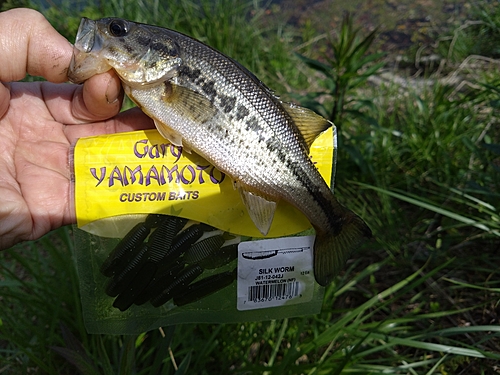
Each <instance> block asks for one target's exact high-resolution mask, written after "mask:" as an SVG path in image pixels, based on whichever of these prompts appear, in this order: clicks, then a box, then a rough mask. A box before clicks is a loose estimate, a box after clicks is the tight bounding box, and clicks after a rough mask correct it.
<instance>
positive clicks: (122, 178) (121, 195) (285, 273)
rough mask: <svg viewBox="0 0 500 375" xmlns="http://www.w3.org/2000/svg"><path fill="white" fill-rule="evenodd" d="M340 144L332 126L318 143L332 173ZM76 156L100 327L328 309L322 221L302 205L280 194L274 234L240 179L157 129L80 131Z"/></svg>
mask: <svg viewBox="0 0 500 375" xmlns="http://www.w3.org/2000/svg"><path fill="white" fill-rule="evenodd" d="M334 145H335V133H334V129H333V130H332V129H330V130H329V131H327V132H325V133H323V134H322V135H321V136H320V137H319V138H318V139H317V140H316V141H315V143H314V144H313V146H312V147H311V158H312V160H313V162H315V164H316V166H317V168H318V169H319V171H320V173H321V174H322V176H323V178H324V179H325V180H326V181H330V180H331V176H332V170H334V168H332V162H333V165H335V147H334ZM332 155H333V156H332ZM73 165H74V184H75V188H74V202H75V209H76V215H77V227H78V229H76V235H75V241H76V259H77V266H78V271H79V277H80V288H81V294H82V305H83V310H84V311H83V312H84V319H85V324H86V326H87V329H88V331H89V332H91V333H114V334H137V333H140V332H144V331H147V330H151V329H155V328H157V327H160V326H165V325H170V324H179V323H192V322H214V323H222V322H239V321H253V320H266V319H276V318H284V317H291V316H298V315H306V314H314V313H317V312H319V310H320V308H321V303H322V299H323V288H321V287H320V286H319V285H318V284H317V283H315V282H314V276H313V270H312V246H313V242H314V236H311V235H310V234H311V233H313V231H312V230H311V225H310V223H309V221H308V220H307V219H306V218H305V217H304V216H303V214H302V213H301V212H300V211H298V210H296V209H295V208H294V207H292V206H291V205H289V204H287V203H285V202H280V203H279V204H278V208H277V210H276V213H275V216H274V219H273V224H272V226H271V229H270V231H269V234H268V235H267V236H266V239H263V238H262V235H261V234H260V232H259V231H258V230H257V229H256V227H255V226H254V224H253V222H252V220H251V219H250V217H249V216H248V214H247V212H246V208H245V206H244V205H243V203H242V202H241V199H240V196H239V193H238V192H237V191H236V190H235V189H234V187H233V183H232V181H231V179H230V178H229V177H227V176H225V175H224V174H223V173H221V172H220V171H218V170H217V169H216V168H215V167H214V166H212V165H210V164H209V163H208V162H207V161H205V160H204V159H203V158H201V157H200V156H198V155H196V154H195V153H187V152H184V151H183V150H182V148H181V147H177V146H174V145H172V144H170V143H169V142H168V141H167V140H165V139H164V138H163V137H161V136H160V135H159V133H158V132H157V131H156V130H147V131H137V132H130V133H120V134H112V135H103V136H97V137H89V138H82V139H79V140H78V142H77V143H76V144H75V146H74V148H73ZM193 233H196V234H193Z"/></svg>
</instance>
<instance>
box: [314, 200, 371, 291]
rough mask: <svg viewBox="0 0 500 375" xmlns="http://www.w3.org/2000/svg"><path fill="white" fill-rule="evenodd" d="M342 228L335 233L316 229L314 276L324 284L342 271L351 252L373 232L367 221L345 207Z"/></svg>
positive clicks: (336, 229) (318, 281)
mask: <svg viewBox="0 0 500 375" xmlns="http://www.w3.org/2000/svg"><path fill="white" fill-rule="evenodd" d="M345 211H346V212H345V214H344V217H343V219H342V223H341V224H340V225H341V227H340V228H335V232H337V233H335V234H333V233H321V232H318V231H316V240H315V243H314V277H315V279H316V282H317V283H318V284H320V285H322V286H326V285H328V284H329V283H330V282H331V281H332V280H333V278H334V277H335V276H336V275H337V274H338V273H339V272H340V270H341V269H342V267H343V266H344V265H345V263H346V261H347V259H348V258H349V256H350V255H351V253H352V252H353V251H354V250H355V249H356V248H357V247H358V246H359V245H361V243H362V242H364V241H365V240H367V239H369V238H371V236H372V232H371V230H370V228H368V226H367V225H366V223H365V222H364V221H363V219H361V218H360V217H359V216H357V215H356V214H355V213H353V212H351V211H349V210H347V209H345Z"/></svg>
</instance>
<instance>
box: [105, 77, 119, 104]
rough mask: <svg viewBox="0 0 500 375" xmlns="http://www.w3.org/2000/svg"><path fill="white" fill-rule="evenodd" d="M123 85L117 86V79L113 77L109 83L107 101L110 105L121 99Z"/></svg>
mask: <svg viewBox="0 0 500 375" xmlns="http://www.w3.org/2000/svg"><path fill="white" fill-rule="evenodd" d="M122 90H123V89H122V85H121V84H119V83H118V84H116V81H115V78H113V77H111V78H110V79H109V81H108V87H107V88H106V94H105V95H106V101H107V102H108V104H114V103H116V102H117V101H118V100H119V99H120V94H121V92H122Z"/></svg>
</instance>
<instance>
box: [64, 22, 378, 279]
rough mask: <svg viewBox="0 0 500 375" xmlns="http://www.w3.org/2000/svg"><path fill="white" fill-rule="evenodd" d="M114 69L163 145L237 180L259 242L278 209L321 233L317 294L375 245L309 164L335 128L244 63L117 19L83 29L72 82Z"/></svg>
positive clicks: (180, 36) (318, 236)
mask: <svg viewBox="0 0 500 375" xmlns="http://www.w3.org/2000/svg"><path fill="white" fill-rule="evenodd" d="M109 69H114V70H115V71H116V73H117V74H118V76H119V77H120V79H121V80H122V83H123V87H124V90H125V92H126V93H127V95H128V96H129V97H130V98H131V99H132V100H133V101H134V102H135V103H136V104H137V105H138V106H139V107H140V108H141V109H142V110H143V111H144V112H145V113H146V114H147V115H148V116H150V117H151V118H152V119H153V120H154V122H155V125H156V127H157V128H158V131H159V132H160V134H162V136H164V137H165V138H167V139H168V140H169V141H170V142H171V143H172V144H174V145H177V146H182V147H184V148H185V149H186V150H192V151H194V152H196V153H198V154H200V155H201V156H202V157H204V158H205V159H206V160H207V161H209V162H210V163H212V164H213V165H215V166H216V167H217V168H218V169H219V170H221V171H222V172H224V173H226V174H227V175H228V176H229V177H231V178H232V180H233V181H234V185H235V187H236V188H237V189H238V190H239V192H240V195H241V198H242V201H243V203H244V204H245V206H246V207H247V210H248V213H249V215H250V217H251V218H252V220H253V222H254V223H255V225H256V227H257V228H258V229H259V231H260V232H261V233H262V234H263V235H266V234H267V232H268V231H269V228H270V226H271V224H272V219H273V215H274V211H275V208H276V205H277V203H278V202H279V201H280V200H284V201H287V202H289V203H291V204H292V205H294V206H295V207H297V208H298V209H299V210H300V211H302V212H303V213H304V215H305V216H306V217H307V218H308V219H309V221H310V222H311V224H312V225H313V227H314V229H315V231H316V240H315V245H314V273H315V277H316V281H317V282H318V283H319V284H321V285H326V284H328V283H329V282H330V281H331V280H332V278H333V277H334V276H335V275H336V274H337V273H338V272H339V270H340V268H341V267H342V266H343V264H344V263H345V261H346V259H347V257H348V256H349V254H350V253H351V252H352V251H353V250H354V249H355V248H356V247H357V246H358V245H359V244H360V243H362V242H363V241H364V240H365V239H367V238H369V237H371V231H370V229H369V228H368V226H367V225H366V224H365V223H364V221H363V220H362V219H361V218H360V217H359V216H357V215H356V214H354V213H353V212H352V211H350V210H348V209H347V208H345V207H344V206H342V205H341V204H340V203H339V202H338V201H337V199H336V198H335V197H334V195H333V193H332V192H331V191H330V189H329V187H328V185H327V184H326V183H325V181H324V180H323V178H322V177H321V175H320V174H319V172H318V170H317V169H316V167H315V166H314V165H313V163H312V161H311V160H310V158H309V156H308V153H309V148H310V145H311V144H312V142H313V141H314V140H315V139H316V137H317V136H318V135H319V134H320V133H321V132H323V131H324V130H326V129H327V128H328V127H330V126H332V125H333V124H331V123H330V122H329V121H327V120H326V119H324V118H323V117H321V116H319V115H317V114H316V113H314V112H313V111H310V110H308V109H305V108H302V107H299V106H296V105H293V104H290V103H285V102H282V101H281V100H280V99H279V98H278V97H277V96H275V95H274V93H273V92H272V91H271V90H270V89H269V88H267V87H266V86H265V85H264V84H263V83H262V82H261V81H259V79H258V78H257V77H255V75H253V74H252V73H251V72H250V71H248V70H247V69H246V68H245V67H243V66H242V65H240V64H239V63H238V62H236V61H234V60H233V59H231V58H229V57H227V56H225V55H223V54H222V53H220V52H218V51H216V50H214V49H213V48H211V47H209V46H207V45H205V44H203V43H201V42H199V41H197V40H195V39H193V38H191V37H189V36H186V35H184V34H181V33H178V32H176V31H173V30H170V29H165V28H161V27H157V26H151V25H144V24H139V23H135V22H131V21H127V20H123V19H119V18H103V19H100V20H97V21H92V20H89V19H86V18H84V19H82V22H81V24H80V28H79V30H78V34H77V37H76V42H75V50H74V55H73V59H72V61H71V65H70V70H69V74H68V76H69V78H70V80H72V81H73V82H76V83H79V82H83V81H84V80H86V79H88V78H90V77H91V76H92V75H94V74H97V73H101V72H104V71H106V70H109Z"/></svg>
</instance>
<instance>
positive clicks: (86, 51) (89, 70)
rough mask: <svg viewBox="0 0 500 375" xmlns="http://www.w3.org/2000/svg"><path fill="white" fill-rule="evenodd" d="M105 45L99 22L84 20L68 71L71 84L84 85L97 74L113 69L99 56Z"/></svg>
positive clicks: (81, 23) (77, 36)
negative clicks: (98, 25) (83, 83)
mask: <svg viewBox="0 0 500 375" xmlns="http://www.w3.org/2000/svg"><path fill="white" fill-rule="evenodd" d="M103 45H104V40H103V38H102V36H101V34H100V33H99V30H98V27H97V22H96V21H93V20H91V19H88V18H85V17H84V18H82V20H81V21H80V26H79V27H78V32H77V33H76V40H75V44H74V46H73V57H72V58H71V62H70V64H69V69H68V79H69V80H70V81H71V82H73V83H82V82H83V81H85V80H87V79H89V78H90V77H92V76H93V75H95V74H99V73H104V72H106V71H108V70H110V69H111V66H110V65H109V64H108V63H107V62H106V60H105V59H103V58H101V57H100V55H99V54H100V52H101V50H102V48H103Z"/></svg>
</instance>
